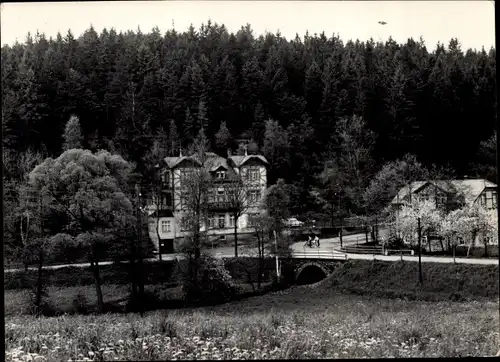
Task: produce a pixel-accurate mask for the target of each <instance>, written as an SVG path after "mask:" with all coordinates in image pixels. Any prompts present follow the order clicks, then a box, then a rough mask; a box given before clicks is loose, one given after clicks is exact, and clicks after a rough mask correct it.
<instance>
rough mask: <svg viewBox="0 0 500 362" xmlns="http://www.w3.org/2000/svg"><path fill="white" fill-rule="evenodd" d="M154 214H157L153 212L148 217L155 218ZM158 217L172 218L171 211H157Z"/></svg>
mask: <svg viewBox="0 0 500 362" xmlns="http://www.w3.org/2000/svg"><path fill="white" fill-rule="evenodd" d="M156 213H157V211H154V212H153V213H152V214H150V215H148V217H151V218H153V217H154V218H155V217H156ZM158 215H159V217H174V214H173V213H172V211H171V210H159V211H158Z"/></svg>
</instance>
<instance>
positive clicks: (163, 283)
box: [4, 258, 273, 315]
mask: <svg viewBox="0 0 500 362" xmlns="http://www.w3.org/2000/svg"><path fill="white" fill-rule="evenodd" d="M224 262H225V265H226V268H227V269H228V270H229V271H230V274H231V275H232V277H233V282H234V285H235V286H236V292H237V295H236V299H239V298H246V297H248V296H250V295H257V294H262V293H265V292H268V291H269V290H271V289H272V288H271V283H270V273H269V270H272V268H271V267H270V265H271V266H272V263H271V262H273V261H272V260H270V259H268V260H266V269H265V270H264V276H263V278H262V285H261V288H260V289H258V285H257V274H258V268H257V265H258V261H257V260H256V259H251V258H238V259H236V258H229V259H225V260H224ZM181 263H182V262H181ZM129 273H130V270H129V266H128V265H127V264H111V265H103V266H101V268H100V276H101V282H102V292H103V299H104V302H105V309H106V310H107V311H114V312H120V311H125V310H126V304H127V299H128V298H129V296H130V274H129ZM179 277H180V275H179V274H178V273H177V265H176V262H172V261H165V262H148V263H144V280H145V292H146V293H147V294H148V296H147V297H148V302H147V306H145V308H147V309H162V308H167V309H171V308H182V307H183V306H184V305H185V301H184V300H183V295H182V293H181V289H180V287H179V281H180V279H179ZM36 279H37V271H35V270H29V271H28V272H24V271H18V272H13V273H6V274H5V276H4V290H5V294H4V301H5V315H18V314H30V313H31V310H32V298H33V295H34V294H33V292H32V288H33V286H34V285H36ZM43 281H44V285H45V286H46V296H44V297H43V299H42V300H43V302H44V303H46V305H45V308H44V309H45V310H46V312H45V313H47V314H49V315H60V314H64V313H69V314H73V313H82V314H84V313H92V312H94V311H96V310H97V299H96V291H95V286H94V277H93V275H92V272H91V270H90V268H88V267H86V268H79V267H64V268H60V269H44V270H43Z"/></svg>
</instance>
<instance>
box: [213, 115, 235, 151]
mask: <svg viewBox="0 0 500 362" xmlns="http://www.w3.org/2000/svg"><path fill="white" fill-rule="evenodd" d="M231 139H232V136H231V132H229V129H228V128H227V126H226V122H225V121H222V122H221V124H220V127H219V130H218V131H217V133H216V134H215V144H216V146H217V148H218V149H219V151H223V150H227V149H228V148H229V147H230V145H231Z"/></svg>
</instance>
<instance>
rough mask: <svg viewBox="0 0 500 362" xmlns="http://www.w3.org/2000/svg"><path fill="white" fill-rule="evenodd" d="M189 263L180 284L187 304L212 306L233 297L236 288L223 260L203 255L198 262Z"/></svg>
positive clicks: (191, 261)
mask: <svg viewBox="0 0 500 362" xmlns="http://www.w3.org/2000/svg"><path fill="white" fill-rule="evenodd" d="M190 263H191V264H190V265H189V266H188V269H186V270H184V271H183V274H184V276H185V277H184V280H183V282H182V292H183V295H184V299H185V301H186V302H187V303H189V304H193V305H200V304H202V305H214V304H219V303H224V302H228V301H230V300H232V299H233V298H234V297H235V295H236V288H235V287H234V286H233V284H232V278H231V275H230V274H229V272H228V270H227V269H226V268H225V266H224V261H223V260H221V259H217V258H214V257H211V256H208V255H204V256H202V258H201V259H200V260H199V261H194V260H190ZM195 263H196V264H195ZM193 273H195V274H193Z"/></svg>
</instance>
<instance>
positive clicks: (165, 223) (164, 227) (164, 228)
mask: <svg viewBox="0 0 500 362" xmlns="http://www.w3.org/2000/svg"><path fill="white" fill-rule="evenodd" d="M170 231H171V229H170V220H162V221H161V232H162V233H169V232H170Z"/></svg>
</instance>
